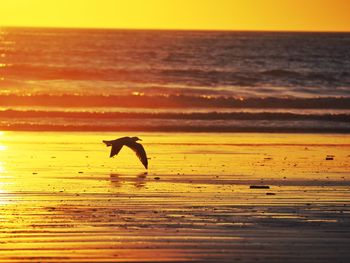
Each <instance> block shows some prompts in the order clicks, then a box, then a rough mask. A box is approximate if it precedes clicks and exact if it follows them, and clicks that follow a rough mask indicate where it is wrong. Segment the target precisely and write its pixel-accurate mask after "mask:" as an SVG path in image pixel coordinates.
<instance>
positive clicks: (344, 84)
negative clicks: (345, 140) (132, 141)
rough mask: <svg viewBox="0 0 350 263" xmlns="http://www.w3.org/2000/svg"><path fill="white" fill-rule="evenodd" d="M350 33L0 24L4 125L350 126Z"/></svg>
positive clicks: (337, 129)
mask: <svg viewBox="0 0 350 263" xmlns="http://www.w3.org/2000/svg"><path fill="white" fill-rule="evenodd" d="M349 47H350V34H349V33H296V32H293V33H292V32H290V33H288V32H283V33H282V32H210V31H161V30H158V31H157V30H148V31H147V30H102V29H100V30H97V29H43V28H1V29H0V129H1V130H48V131H61V130H64V131H179V132H184V131H188V132H210V131H215V132H327V133H349V132H350V48H349Z"/></svg>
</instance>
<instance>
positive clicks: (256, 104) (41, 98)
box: [0, 93, 350, 109]
mask: <svg viewBox="0 0 350 263" xmlns="http://www.w3.org/2000/svg"><path fill="white" fill-rule="evenodd" d="M0 105H2V106H48V107H50V106H52V107H53V106H60V107H125V108H153V109H156V108H160V109H162V108H163V109H164V108H165V109H166V108H178V109H181V108H208V109H211V108H259V109H266V108H272V109H350V97H326V98H296V97H290V98H289V97H287V98H274V97H267V98H255V97H254V98H235V97H222V96H207V95H205V96H195V95H194V96H190V95H157V96H148V95H144V94H139V93H135V94H134V95H122V96H102V95H101V96H95V95H86V96H83V95H46V94H33V95H15V94H9V95H0Z"/></svg>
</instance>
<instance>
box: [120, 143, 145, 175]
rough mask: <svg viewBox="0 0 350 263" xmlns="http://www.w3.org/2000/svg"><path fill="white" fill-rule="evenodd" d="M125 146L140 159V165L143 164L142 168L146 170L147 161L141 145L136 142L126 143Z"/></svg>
mask: <svg viewBox="0 0 350 263" xmlns="http://www.w3.org/2000/svg"><path fill="white" fill-rule="evenodd" d="M125 145H126V146H128V147H129V148H130V149H132V150H133V151H134V152H135V153H136V155H137V157H138V158H139V159H140V161H141V163H142V164H143V166H144V167H145V168H146V169H148V168H147V167H148V160H147V155H146V151H145V149H144V148H143V146H142V144H139V143H137V142H128V143H126V144H125Z"/></svg>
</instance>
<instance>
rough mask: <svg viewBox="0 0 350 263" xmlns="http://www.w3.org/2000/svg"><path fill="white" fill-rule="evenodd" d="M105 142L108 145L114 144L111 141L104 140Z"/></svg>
mask: <svg viewBox="0 0 350 263" xmlns="http://www.w3.org/2000/svg"><path fill="white" fill-rule="evenodd" d="M102 142H103V143H104V144H106V146H112V142H111V141H102Z"/></svg>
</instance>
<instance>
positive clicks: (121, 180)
mask: <svg viewBox="0 0 350 263" xmlns="http://www.w3.org/2000/svg"><path fill="white" fill-rule="evenodd" d="M146 177H147V172H145V173H140V174H138V175H136V176H135V177H130V176H123V175H121V174H116V173H111V174H110V181H111V184H112V186H114V187H116V188H118V187H122V186H123V185H127V184H132V185H133V186H135V188H143V187H144V186H145V185H146Z"/></svg>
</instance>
